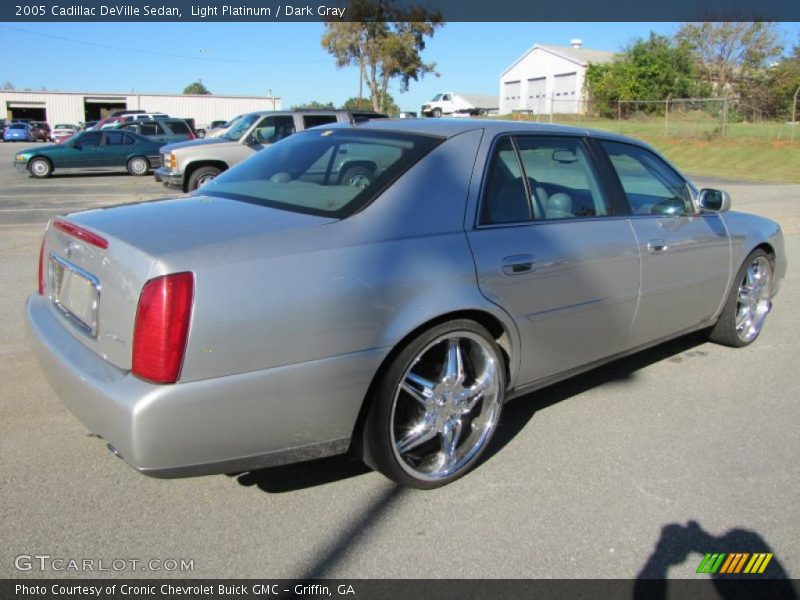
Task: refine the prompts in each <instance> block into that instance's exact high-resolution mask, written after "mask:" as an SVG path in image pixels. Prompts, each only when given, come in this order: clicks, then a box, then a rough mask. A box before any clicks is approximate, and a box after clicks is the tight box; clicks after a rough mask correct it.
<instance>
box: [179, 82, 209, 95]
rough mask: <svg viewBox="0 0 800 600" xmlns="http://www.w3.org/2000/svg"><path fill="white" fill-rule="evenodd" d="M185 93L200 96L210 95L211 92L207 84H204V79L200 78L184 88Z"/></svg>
mask: <svg viewBox="0 0 800 600" xmlns="http://www.w3.org/2000/svg"><path fill="white" fill-rule="evenodd" d="M183 93H184V94H195V95H198V96H210V95H211V92H210V91H209V90H208V88H207V87H206V86H204V85H203V80H202V79H198V80H197V81H195V82H192V83H190V84H189V85H187V86H186V87H185V88H183Z"/></svg>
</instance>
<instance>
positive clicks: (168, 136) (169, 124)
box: [120, 119, 195, 144]
mask: <svg viewBox="0 0 800 600" xmlns="http://www.w3.org/2000/svg"><path fill="white" fill-rule="evenodd" d="M120 129H122V130H125V131H135V132H136V133H138V134H139V135H143V136H144V137H146V138H149V139H151V140H153V141H156V142H161V143H162V144H168V143H171V142H182V141H184V140H193V139H195V135H194V133H192V130H191V128H190V127H189V125H188V123H186V121H184V120H183V119H160V120H158V121H155V120H154V121H140V122H137V123H126V124H124V125H122V126H121V127H120Z"/></svg>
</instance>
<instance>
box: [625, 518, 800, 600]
mask: <svg viewBox="0 0 800 600" xmlns="http://www.w3.org/2000/svg"><path fill="white" fill-rule="evenodd" d="M737 553H747V554H748V555H749V557H745V558H744V559H738V560H740V561H741V564H742V568H741V569H739V568H738V567H735V568H734V571H735V572H734V573H732V574H725V573H722V571H723V570H727V569H728V568H729V567H726V563H727V560H728V558H729V557H730V555H732V554H737ZM761 553H767V554H772V555H773V556H772V557H771V558H770V559H769V562H767V563H763V562H762V563H761V564H766V567H765V569H764V572H763V574H762V573H759V574H745V573H744V570H745V569H747V567H748V566H750V561H751V560H756V561H757V560H758V559H757V558H755V557H753V555H754V554H761ZM708 554H712V555H714V554H724V555H725V556H723V558H722V559H721V560H722V561H723V562H722V563H719V564H718V566H715V567H713V568H709V569H706V568H703V569H702V570H703V572H702V573H699V574H698V576H697V577H698V579H673V580H668V579H667V577H668V576H669V570H670V569H671V568H672V567H674V566H677V565H680V564H683V563H685V562H686V561H687V560H690V559H691V560H696V561H697V563H696V564H697V566H696V567H695V568H696V569H697V570H698V571H699V570H701V565H703V564H706V565H708V564H710V563H709V562H708V561H707V558H708V557H707V556H706V555H708ZM731 560H736V559H735V558H734V559H731ZM762 560H763V559H762ZM715 562H716V561H715ZM735 564H736V563H735V562H734V563H731V566H733V565H735ZM691 566H694V565H691ZM707 570H713V571H716V572H715V573H713V574H710V575H706V574H705V573H706V572H707ZM708 577H710V578H711V580H710V581H709V579H707V578H708ZM712 587H713V592H715V594H713V593H710V594H708V595H704V596H703V597H718V598H722V599H724V600H734V599H737V600H738V599H740V598H742V599H743V598H759V599H763V600H770V599H773V598H774V599H776V600H777V599H781V600H794V599H796V598H797V590H795V588H794V586H793V584H792V582H791V580H790V579H789V575H788V574H787V573H786V570H785V569H784V567H783V565H782V564H781V562H780V560H779V559H778V557H777V556H775V555H774V552H773V550H772V548H771V547H770V546H769V544H767V542H766V541H765V540H764V538H762V537H761V536H760V535H759V534H757V533H755V532H754V531H750V530H748V529H741V528H736V529H731V530H730V531H727V532H726V533H725V534H723V535H721V536H715V535H712V534H710V533H708V532H706V531H705V530H704V529H703V528H702V527H700V525H699V523H697V522H696V521H689V522H688V523H687V524H686V525H681V524H679V523H670V524H668V525H665V526H664V527H663V528H662V529H661V536H660V537H659V539H658V542H657V543H656V546H655V548H654V549H653V553H652V554H651V555H650V556H649V558H648V559H647V562H645V564H644V566H643V567H642V569H641V571H640V572H639V574H638V575H637V577H636V582H635V583H634V588H633V599H634V600H662V599H664V600H665V599H666V598H667V597H671V598H676V597H683V596H689V597H698V596H697V593H698V590H700V589H701V588H702V589H704V590H707V591H708V592H711V590H710V589H709V588H712ZM670 588H672V589H671V590H670ZM668 590H670V591H669V593H668ZM681 592H685V593H681Z"/></svg>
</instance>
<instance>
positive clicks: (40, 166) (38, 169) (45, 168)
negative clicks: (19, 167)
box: [28, 157, 53, 179]
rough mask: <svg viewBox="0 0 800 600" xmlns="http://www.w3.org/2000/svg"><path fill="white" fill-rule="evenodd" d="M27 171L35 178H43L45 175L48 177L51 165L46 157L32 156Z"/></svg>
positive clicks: (50, 172) (51, 169)
mask: <svg viewBox="0 0 800 600" xmlns="http://www.w3.org/2000/svg"><path fill="white" fill-rule="evenodd" d="M28 171H29V172H30V174H31V176H32V177H36V179H44V178H45V177H50V175H51V174H52V173H53V165H52V163H51V162H50V161H49V160H47V159H46V158H41V157H39V158H34V159H33V160H32V161H31V162H30V163H29V164H28Z"/></svg>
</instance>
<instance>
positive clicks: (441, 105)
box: [421, 92, 500, 117]
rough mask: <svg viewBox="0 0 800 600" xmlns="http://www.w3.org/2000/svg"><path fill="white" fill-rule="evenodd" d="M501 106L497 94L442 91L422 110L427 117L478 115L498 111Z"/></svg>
mask: <svg viewBox="0 0 800 600" xmlns="http://www.w3.org/2000/svg"><path fill="white" fill-rule="evenodd" d="M499 106H500V103H499V102H498V101H497V96H484V95H481V94H459V93H456V92H442V93H441V94H436V95H435V96H434V97H433V100H431V101H430V102H428V103H427V104H423V105H422V110H421V112H422V114H423V115H424V116H426V117H441V116H442V115H451V116H476V115H486V114H490V113H492V112H494V113H496V112H497V110H498V107H499Z"/></svg>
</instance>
